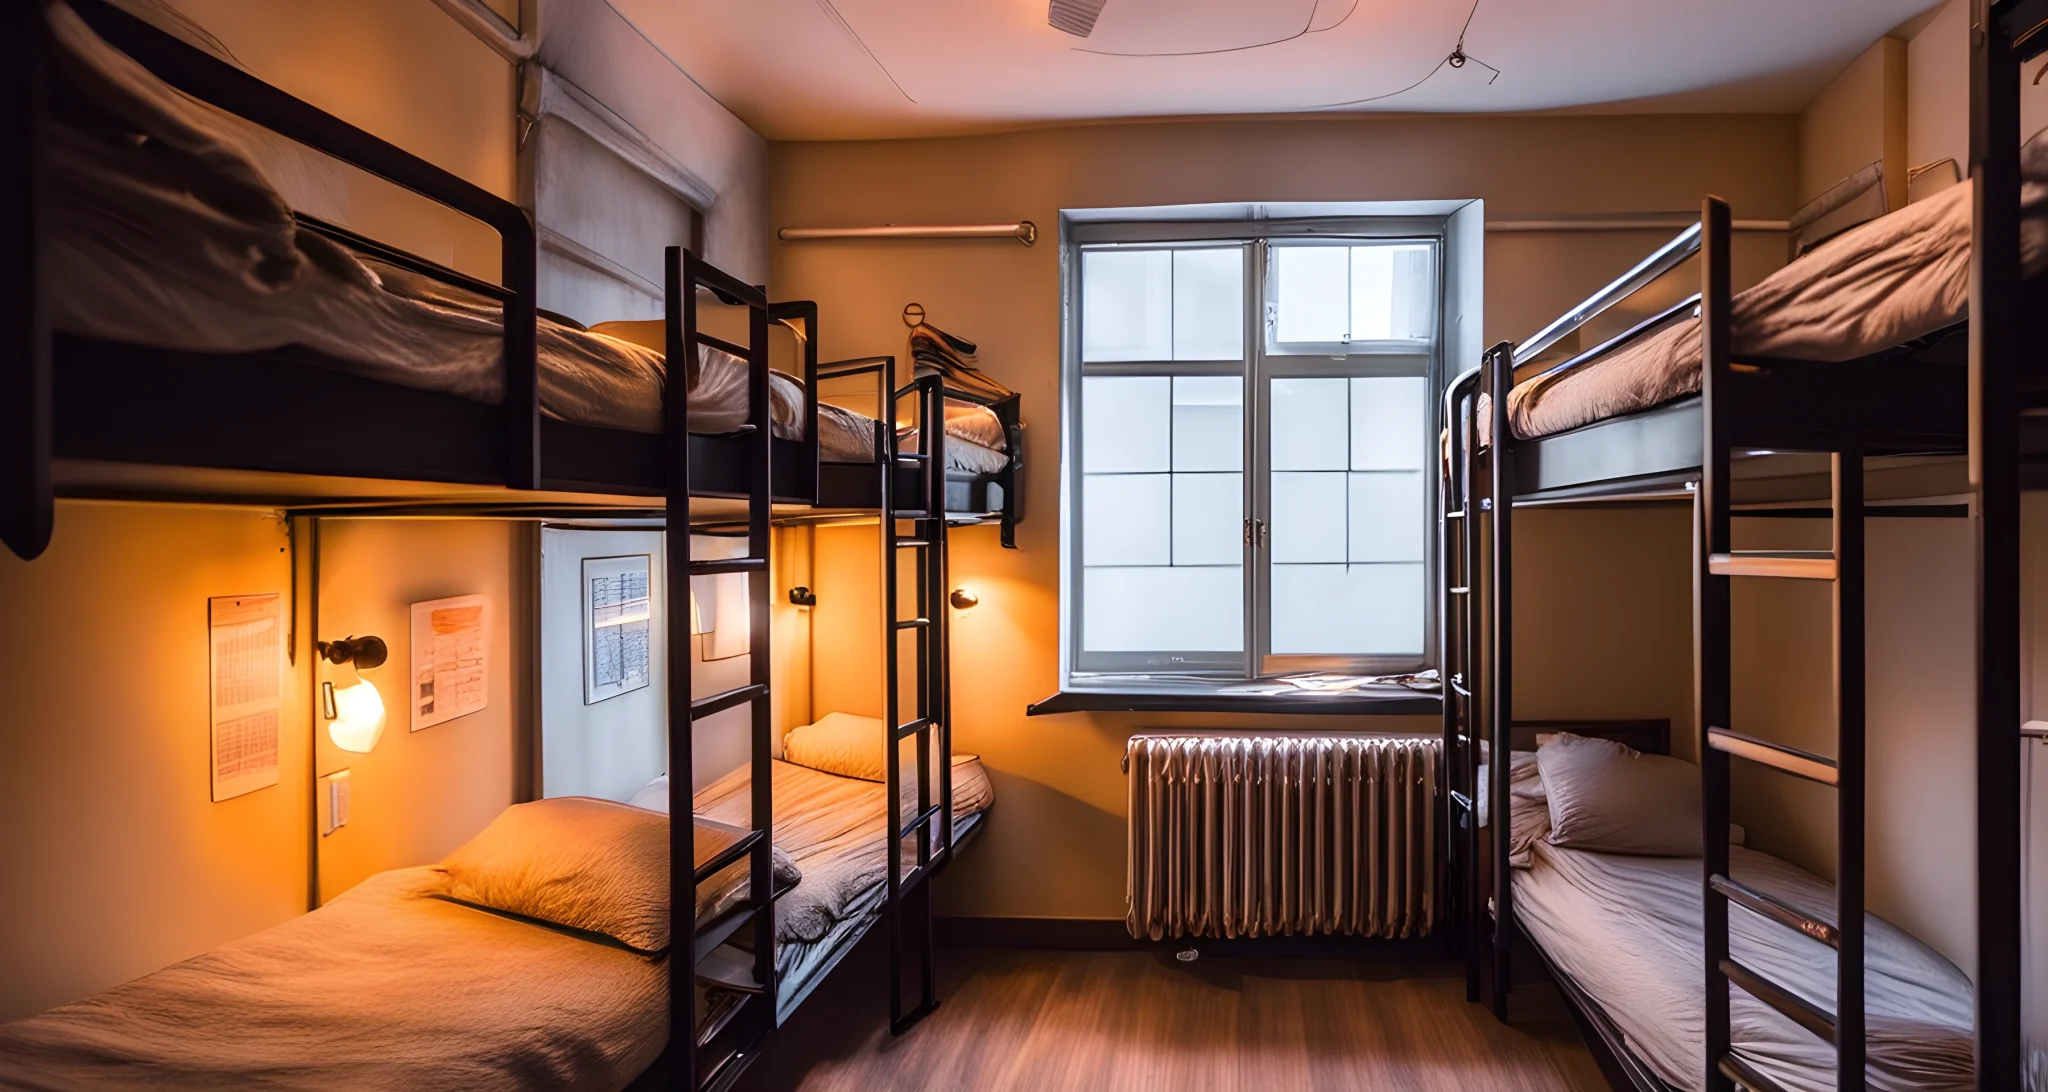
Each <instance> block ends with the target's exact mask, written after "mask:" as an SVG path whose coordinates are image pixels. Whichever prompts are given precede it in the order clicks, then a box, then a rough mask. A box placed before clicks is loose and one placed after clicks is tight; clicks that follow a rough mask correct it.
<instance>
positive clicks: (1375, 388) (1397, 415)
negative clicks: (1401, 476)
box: [1351, 376, 1429, 470]
mask: <svg viewBox="0 0 2048 1092" xmlns="http://www.w3.org/2000/svg"><path fill="white" fill-rule="evenodd" d="M1427 393H1428V381H1427V380H1425V379H1423V378H1422V377H1420V376H1395V377H1389V378H1383V379H1381V378H1375V379H1353V380H1352V381H1351V469H1353V470H1421V469H1422V464H1423V452H1424V450H1425V449H1424V447H1423V439H1422V434H1423V431H1424V426H1425V425H1426V424H1427V423H1428V421H1429V410H1428V407H1427V406H1425V405H1423V402H1422V400H1423V398H1424V397H1425V396H1426V395H1427Z"/></svg>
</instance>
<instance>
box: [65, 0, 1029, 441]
mask: <svg viewBox="0 0 2048 1092" xmlns="http://www.w3.org/2000/svg"><path fill="white" fill-rule="evenodd" d="M51 21H52V26H53V28H54V30H55V36H56V40H57V43H58V46H59V48H60V49H62V50H63V51H65V52H66V53H67V54H68V55H69V56H70V57H71V58H72V59H75V60H76V61H78V62H79V63H77V64H67V65H60V66H57V70H58V71H59V72H61V73H63V74H64V75H65V77H66V79H67V81H68V83H69V85H70V86H71V87H72V88H73V89H75V90H77V91H79V92H80V93H81V94H83V95H86V96H90V97H91V98H92V100H93V101H95V102H96V103H98V104H100V105H103V106H104V107H106V108H107V110H108V113H109V114H110V115H111V116H112V117H114V118H118V119H119V120H118V121H117V122H101V123H84V122H81V123H79V124H76V125H72V124H58V125H53V126H52V133H51V155H50V171H51V180H52V184H51V186H50V187H49V196H48V198H47V208H48V212H49V221H48V224H49V230H48V232H47V233H46V238H45V243H44V250H43V253H42V254H41V255H40V260H41V263H42V264H41V284H42V287H43V289H44V292H45V298H46V301H47V306H48V313H49V316H50V321H51V324H52V328H53V329H55V330H58V331H61V332H64V333H69V334H76V335H81V336H85V337H91V338H96V339H101V340H106V341H116V342H125V343H129V344H137V345H148V346H153V347H158V348H166V349H178V350H185V351H191V352H203V353H218V354H228V353H254V352H261V351H266V350H274V349H278V348H282V347H284V346H288V345H300V346H304V347H306V348H309V349H312V350H314V351H316V352H318V353H320V354H321V355H322V356H323V357H326V358H327V359H328V361H329V363H330V364H331V366H332V367H333V368H335V369H336V370H338V371H341V372H344V373H346V374H350V375H355V376H359V377H362V378H365V379H373V380H377V381H379V382H385V383H392V384H396V385H400V386H406V387H412V388H415V389H420V390H430V391H438V392H442V393H447V394H453V395H457V396H459V397H462V398H467V399H470V400H472V401H477V402H483V403H492V404H495V403H497V402H500V401H502V400H503V399H504V366H503V361H504V341H503V330H504V325H503V320H502V313H501V310H500V307H499V305H498V304H497V303H495V302H493V301H491V300H488V299H485V298H483V297H481V296H477V295H474V294H472V293H469V292H466V291H463V290H460V289H457V288H453V287H451V286H449V285H446V284H443V283H441V282H439V281H436V280H434V279H432V278H430V277H426V276H422V275H420V274H417V273H412V272H409V271H407V270H405V269H402V268H399V267H397V266H393V265H390V264H388V263H385V262H381V261H377V260H375V259H371V258H366V257H364V256H362V255H359V254H357V253H355V252H353V251H351V250H349V249H348V248H346V247H344V246H342V245H340V244H338V243H335V242H333V241H332V240H330V239H328V238H326V237H324V236H321V235H319V234H317V233H314V232H311V231H308V230H304V229H302V228H300V227H299V226H298V224H297V223H296V222H295V221H294V220H293V218H292V213H291V209H290V207H289V206H288V205H287V204H286V202H285V200H284V198H283V196H282V195H281V194H280V193H279V191H278V189H277V188H276V187H275V186H273V185H272V184H271V183H270V181H269V180H268V179H266V178H265V176H264V174H263V171H262V169H261V168H260V167H258V165H257V162H258V158H257V156H255V155H254V154H253V153H252V151H251V149H252V148H255V147H261V146H268V145H273V144H276V143H278V142H280V139H281V138H278V137H277V136H275V135H274V134H269V133H267V132H265V131H263V130H261V129H260V128H259V127H257V126H254V125H252V124H251V123H249V122H246V121H243V120H241V119H239V118H236V117H233V116H232V115H229V114H227V113H225V112H223V111H220V110H217V109H215V108H213V107H210V106H207V105H205V104H203V103H200V102H198V101H196V100H193V99H190V98H188V97H186V96H185V95H183V94H181V93H180V92H178V91H176V90H174V89H172V88H171V87H169V86H168V85H166V84H164V83H163V82H162V81H161V80H158V79H157V78H156V77H155V76H153V75H151V74H150V73H149V72H148V71H146V70H144V69H143V68H141V67H140V66H139V65H136V64H135V63H134V62H133V61H131V60H129V59H128V58H127V57H126V56H125V55H123V54H121V53H119V52H117V51H115V50H114V49H112V48H111V47H109V46H107V45H106V43H104V42H103V41H101V40H100V39H99V38H98V37H96V36H95V35H93V34H92V32H91V31H90V30H89V29H87V28H86V27H85V25H84V24H83V23H82V22H80V21H79V20H78V19H77V17H76V16H75V15H74V14H73V13H72V12H71V11H70V10H69V9H68V8H64V7H62V6H61V5H60V6H57V7H54V8H52V9H51ZM138 135H141V136H146V137H147V139H141V140H138V139H136V137H137V136H138ZM301 158H303V156H301ZM538 347H539V361H540V404H541V411H542V412H543V413H545V414H547V415H548V416H550V417H555V418H558V419H560V420H564V421H570V422H573V423H576V424H584V425H595V426H600V427H605V428H618V429H630V430H633V431H638V432H660V431H662V429H663V409H662V397H663V396H662V387H663V384H664V382H665V372H666V368H665V362H664V358H663V354H662V353H661V352H659V351H657V350H655V349H651V348H647V347H644V346H642V345H638V344H635V343H634V342H632V341H629V340H625V339H623V338H618V337H611V336H607V335H605V334H601V333H593V332H589V331H585V330H581V329H577V328H575V327H573V326H568V325H564V324H561V323H557V322H554V321H551V320H549V319H546V318H542V319H541V320H540V322H539V330H538ZM691 371H692V374H691V375H690V377H689V383H690V411H689V427H690V431H691V432H696V433H706V434H720V433H727V432H732V431H734V430H736V429H738V428H740V427H741V426H743V425H744V424H745V423H746V421H747V418H748V416H749V413H748V408H749V399H748V397H747V394H748V391H747V386H748V382H747V380H748V377H747V366H746V363H745V361H742V360H740V359H739V358H737V357H733V356H730V355H728V354H726V353H723V352H719V351H717V350H714V349H702V350H700V352H699V354H698V360H697V361H696V366H695V367H694V368H693V369H691ZM769 386H770V394H771V419H772V421H773V429H774V433H775V435H777V436H779V437H782V438H784V439H789V440H800V439H802V438H803V437H804V435H805V433H806V424H805V422H804V420H803V385H802V383H801V382H800V381H798V380H796V379H794V378H792V377H789V376H786V375H782V374H781V373H776V374H775V375H774V376H773V377H772V379H771V382H770V385H769ZM974 408H975V409H977V410H980V411H981V412H982V413H984V414H986V413H987V411H986V409H983V408H982V407H974ZM951 416H952V415H951V414H949V415H948V418H949V419H948V433H949V435H957V436H959V437H960V438H961V440H962V441H963V442H964V441H970V440H976V439H980V440H981V441H982V442H983V443H984V444H986V443H987V440H986V437H985V436H984V433H985V431H986V428H987V426H986V425H985V424H980V423H977V424H975V425H973V426H969V425H966V424H962V425H961V426H959V427H955V426H954V423H953V421H952V420H951ZM990 418H991V420H992V419H993V415H990ZM819 421H820V428H819V439H820V444H821V447H822V448H823V450H824V452H825V454H824V458H826V459H827V460H829V461H835V462H873V461H874V459H875V452H874V431H873V430H874V425H873V422H872V420H871V419H869V418H867V417H865V416H862V415H861V414H858V413H855V412H853V411H851V410H847V409H844V408H841V407H838V406H828V405H821V406H820V407H819ZM1000 431H1001V430H1000V427H999V426H998V427H997V429H996V433H997V435H998V436H1000ZM997 446H1000V441H998V444H997ZM965 458H967V459H970V460H972V459H975V458H977V456H975V455H972V454H970V455H968V456H965ZM952 461H956V460H949V462H952ZM982 461H984V462H985V461H986V460H985V459H983V460H982Z"/></svg>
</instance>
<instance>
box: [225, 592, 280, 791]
mask: <svg viewBox="0 0 2048 1092" xmlns="http://www.w3.org/2000/svg"><path fill="white" fill-rule="evenodd" d="M206 615H207V634H208V644H209V646H210V655H209V662H208V670H207V675H208V679H207V696H208V705H209V715H208V718H207V719H208V724H209V726H210V729H211V731H210V735H211V747H212V759H213V761H212V769H213V799H214V802H215V803H219V802H220V801H222V800H231V799H233V798H235V797H237V796H241V795H243V794H245V793H251V792H255V791H256V790H257V789H265V788H269V787H270V786H272V785H275V784H277V731H278V713H279V710H280V707H281V704H282V702H283V697H284V608H283V605H282V601H281V600H280V598H279V596H278V595H277V593H275V592H272V593H270V594H267V595H225V596H219V597H216V598H213V599H208V600H207V601H206Z"/></svg>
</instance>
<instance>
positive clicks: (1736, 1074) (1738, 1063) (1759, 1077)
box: [1716, 1054, 1787, 1092]
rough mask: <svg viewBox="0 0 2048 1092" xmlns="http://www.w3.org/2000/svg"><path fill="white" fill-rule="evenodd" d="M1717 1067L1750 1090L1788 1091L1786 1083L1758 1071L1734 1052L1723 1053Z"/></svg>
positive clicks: (1754, 1091) (1751, 1091)
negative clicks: (1783, 1083) (1780, 1082)
mask: <svg viewBox="0 0 2048 1092" xmlns="http://www.w3.org/2000/svg"><path fill="white" fill-rule="evenodd" d="M1716 1068H1718V1069H1720V1071H1721V1075H1722V1076H1724V1077H1727V1078H1728V1079H1729V1080H1731V1081H1734V1082H1735V1083H1736V1084H1739V1085H1741V1086H1742V1087H1744V1088H1747V1089H1749V1092H1787V1089H1786V1088H1785V1086H1784V1085H1782V1084H1779V1083H1778V1082H1776V1081H1774V1080H1772V1079H1770V1078H1769V1077H1766V1076H1764V1075H1763V1074H1761V1073H1758V1072H1757V1071H1756V1070H1755V1069H1754V1068H1753V1067H1751V1066H1750V1064H1749V1063H1748V1062H1745V1061H1743V1060H1742V1059H1740V1058H1737V1057H1736V1056H1735V1055H1733V1054H1724V1055H1722V1056H1721V1064H1720V1065H1719V1066H1718V1067H1716Z"/></svg>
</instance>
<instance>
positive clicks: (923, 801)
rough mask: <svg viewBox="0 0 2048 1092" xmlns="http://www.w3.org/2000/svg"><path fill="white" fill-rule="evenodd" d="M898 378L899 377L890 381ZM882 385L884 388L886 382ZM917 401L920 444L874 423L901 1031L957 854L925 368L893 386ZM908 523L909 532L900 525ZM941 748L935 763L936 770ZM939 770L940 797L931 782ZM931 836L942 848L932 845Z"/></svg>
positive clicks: (936, 395)
mask: <svg viewBox="0 0 2048 1092" xmlns="http://www.w3.org/2000/svg"><path fill="white" fill-rule="evenodd" d="M887 382H893V380H887ZM884 389H887V385H886V382H885V387H884ZM905 395H909V396H912V397H914V398H915V399H916V401H917V421H918V443H917V450H916V451H911V452H905V451H902V450H900V449H899V447H898V444H897V437H896V430H895V427H894V424H893V422H892V421H889V420H883V421H880V422H877V424H876V427H877V429H878V430H879V433H880V434H879V435H878V436H877V437H876V441H877V444H876V447H877V450H880V451H885V452H887V453H888V457H887V458H885V459H883V460H881V475H882V483H881V529H882V534H881V543H882V619H883V622H882V642H883V644H882V647H883V655H882V663H883V669H882V688H883V689H882V694H883V697H882V704H883V708H884V709H885V710H886V716H885V717H884V718H883V724H884V725H885V726H886V727H885V731H886V732H887V733H888V735H887V739H886V745H887V747H888V757H887V762H886V765H887V771H888V772H887V791H888V810H889V822H888V831H889V875H888V881H887V883H888V886H887V887H886V888H885V890H884V904H883V912H884V916H885V917H886V918H887V919H888V928H889V1031H890V1033H891V1034H895V1035H901V1034H903V1033H904V1032H905V1031H908V1030H909V1029H910V1027H911V1026H912V1025H913V1024H915V1023H917V1022H918V1021H919V1020H922V1019H923V1018H924V1017H926V1016H928V1015H930V1014H931V1012H932V1010H934V1009H936V1008H938V1006H939V999H938V986H937V983H936V981H935V974H934V971H935V966H936V957H935V945H934V938H933V935H932V931H933V929H932V903H931V877H932V874H933V873H934V872H935V871H937V869H938V868H939V867H940V866H941V865H943V864H944V863H945V862H946V860H947V859H948V858H950V857H951V856H952V852H953V763H952V753H953V745H952V720H951V716H950V708H949V704H950V702H949V696H948V693H947V667H946V629H947V625H946V623H947V619H946V493H945V490H946V475H945V466H946V463H945V432H946V430H945V395H944V390H943V388H942V387H941V386H940V383H939V380H938V377H936V376H923V377H920V378H919V379H917V380H916V381H914V382H913V383H912V384H911V385H910V386H907V387H904V388H902V389H901V390H898V391H896V392H895V396H894V397H893V398H891V399H890V403H891V404H890V407H889V408H890V409H891V410H892V412H890V413H886V414H884V417H885V418H886V417H894V416H895V414H894V413H893V409H894V403H895V402H897V401H899V400H901V399H902V398H903V397H904V396H905ZM899 467H910V468H915V469H916V471H917V475H916V477H917V481H918V486H917V495H916V496H914V497H909V498H905V500H906V501H907V502H908V505H907V506H905V507H898V502H897V498H896V496H895V486H896V477H897V470H898V468H899ZM906 523H907V524H909V525H910V532H909V534H908V535H905V534H903V533H902V532H901V530H900V528H901V526H902V525H903V524H906ZM905 551H908V552H909V554H910V556H911V559H912V560H911V567H912V569H913V571H914V576H913V577H912V581H913V583H914V585H915V588H916V596H915V599H916V613H915V615H913V616H912V617H908V618H905V617H901V616H900V611H901V610H902V604H901V598H902V595H901V588H900V587H899V584H900V569H901V565H902V562H903V560H904V552H905ZM905 632H909V633H911V634H912V641H913V642H914V648H915V650H914V652H913V654H912V660H913V670H914V673H915V682H916V687H915V689H914V690H913V692H912V695H911V701H910V705H911V709H910V713H911V717H910V719H909V720H908V721H905V720H903V719H902V716H903V709H902V704H903V702H902V698H903V689H902V688H903V676H902V667H903V665H902V637H903V634H904V633H905ZM907 739H915V740H916V741H917V745H916V754H917V757H916V759H915V762H916V766H915V769H916V771H917V773H916V781H917V792H916V798H917V802H916V805H915V810H914V811H913V812H912V813H911V816H910V818H909V819H908V821H906V820H905V819H904V815H903V796H904V794H903V770H902V755H903V741H904V740H907ZM935 751H936V758H937V763H936V764H937V769H936V770H934V769H933V765H934V761H933V760H934V752H935ZM935 778H936V780H937V782H938V784H937V786H936V795H937V796H938V800H937V802H934V801H933V800H932V797H933V795H934V788H935V787H934V785H933V784H932V782H933V780H934V779H935ZM913 836H914V837H915V839H916V842H915V845H916V849H915V861H916V863H915V865H913V866H912V867H911V868H910V870H909V871H907V872H906V871H905V870H904V867H903V866H904V856H905V854H904V852H903V840H904V839H905V838H909V837H913ZM934 842H936V843H937V848H936V849H935V848H934V845H933V844H934ZM913 952H914V953H915V954H916V957H917V964H916V977H917V984H916V994H917V1000H916V1002H915V1004H914V1005H911V1006H910V1007H908V1008H907V1009H906V1007H905V1006H906V1001H905V997H904V970H905V966H904V957H905V956H906V955H908V954H911V953H913Z"/></svg>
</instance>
